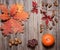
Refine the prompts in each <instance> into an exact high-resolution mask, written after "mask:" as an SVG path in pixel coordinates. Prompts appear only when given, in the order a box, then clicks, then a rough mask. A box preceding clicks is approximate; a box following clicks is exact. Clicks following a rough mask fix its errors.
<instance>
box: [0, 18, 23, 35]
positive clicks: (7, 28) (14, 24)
mask: <svg viewBox="0 0 60 50" xmlns="http://www.w3.org/2000/svg"><path fill="white" fill-rule="evenodd" d="M23 28H24V27H23V26H22V23H21V22H18V21H16V20H14V19H10V20H8V21H7V22H4V23H3V24H2V26H1V27H0V29H3V30H2V33H3V34H4V35H9V34H10V33H17V32H19V33H20V32H23V31H24V30H23Z"/></svg>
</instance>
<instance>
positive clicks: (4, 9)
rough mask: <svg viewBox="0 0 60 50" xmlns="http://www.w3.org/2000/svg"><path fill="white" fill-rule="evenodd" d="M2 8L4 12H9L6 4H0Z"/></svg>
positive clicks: (0, 8)
mask: <svg viewBox="0 0 60 50" xmlns="http://www.w3.org/2000/svg"><path fill="white" fill-rule="evenodd" d="M0 10H1V11H2V12H3V13H4V14H8V9H7V7H6V6H5V5H3V4H0Z"/></svg>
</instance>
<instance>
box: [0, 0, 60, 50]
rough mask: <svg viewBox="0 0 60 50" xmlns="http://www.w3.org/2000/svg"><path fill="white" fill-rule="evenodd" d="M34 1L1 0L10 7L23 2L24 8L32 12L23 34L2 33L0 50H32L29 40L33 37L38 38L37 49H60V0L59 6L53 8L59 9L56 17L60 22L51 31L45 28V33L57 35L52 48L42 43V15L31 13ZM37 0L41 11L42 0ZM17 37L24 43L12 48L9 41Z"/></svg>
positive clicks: (0, 0) (48, 0)
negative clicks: (28, 45) (28, 44)
mask: <svg viewBox="0 0 60 50" xmlns="http://www.w3.org/2000/svg"><path fill="white" fill-rule="evenodd" d="M32 1H33V0H0V3H3V4H5V5H7V6H8V8H10V6H11V5H12V4H14V3H22V4H23V5H24V9H25V10H26V11H27V12H29V13H30V18H29V20H27V21H26V22H24V33H23V34H17V36H15V35H14V34H12V35H9V36H8V37H4V36H2V34H0V50H32V49H30V48H28V47H27V41H28V40H29V39H33V38H35V39H37V40H38V46H37V47H36V48H35V50H60V0H58V1H57V2H58V3H59V7H57V8H55V7H53V8H52V9H57V10H58V11H57V13H56V14H57V16H56V17H57V18H58V20H59V23H58V24H57V25H56V26H54V28H53V30H51V31H49V30H46V29H45V31H44V33H46V31H47V32H49V33H52V34H53V35H54V37H55V44H54V46H53V47H50V48H46V47H44V46H43V45H42V43H41V38H42V35H43V34H44V33H40V28H39V27H40V24H41V23H42V22H41V20H40V19H41V17H42V15H41V14H40V12H39V13H38V14H33V13H31V11H30V10H31V9H32V5H31V4H32ZM35 1H36V2H37V3H38V5H39V8H38V10H39V11H40V9H41V1H42V0H35ZM44 1H45V2H48V3H52V2H54V0H44ZM47 9H48V8H47ZM50 13H51V12H50ZM0 25H1V24H0ZM0 33H1V32H0ZM15 37H18V38H20V39H21V40H22V44H20V45H18V46H13V47H12V48H10V47H9V46H8V41H9V39H10V38H11V39H13V38H15Z"/></svg>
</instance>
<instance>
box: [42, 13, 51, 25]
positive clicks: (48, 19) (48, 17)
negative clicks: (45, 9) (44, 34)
mask: <svg viewBox="0 0 60 50" xmlns="http://www.w3.org/2000/svg"><path fill="white" fill-rule="evenodd" d="M42 20H44V21H45V24H46V25H48V23H49V21H52V18H51V16H48V15H46V14H45V15H44V17H42Z"/></svg>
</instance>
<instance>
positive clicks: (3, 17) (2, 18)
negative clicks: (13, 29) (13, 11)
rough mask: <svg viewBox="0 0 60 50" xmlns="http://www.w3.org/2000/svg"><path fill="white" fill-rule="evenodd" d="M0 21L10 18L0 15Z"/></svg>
mask: <svg viewBox="0 0 60 50" xmlns="http://www.w3.org/2000/svg"><path fill="white" fill-rule="evenodd" d="M0 19H1V20H8V19H10V17H9V16H8V15H7V14H0Z"/></svg>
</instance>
